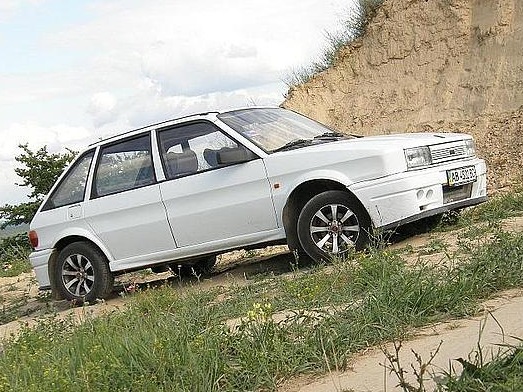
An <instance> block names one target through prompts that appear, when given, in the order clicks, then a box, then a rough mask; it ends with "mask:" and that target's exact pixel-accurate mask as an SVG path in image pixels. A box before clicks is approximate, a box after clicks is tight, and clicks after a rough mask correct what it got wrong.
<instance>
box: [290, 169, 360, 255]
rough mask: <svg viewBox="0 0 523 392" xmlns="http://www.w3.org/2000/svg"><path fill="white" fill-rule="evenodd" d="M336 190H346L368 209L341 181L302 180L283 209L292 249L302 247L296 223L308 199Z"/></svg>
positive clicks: (356, 201)
mask: <svg viewBox="0 0 523 392" xmlns="http://www.w3.org/2000/svg"><path fill="white" fill-rule="evenodd" d="M335 190H338V191H343V192H346V193H347V195H349V197H350V198H351V199H352V200H353V202H355V203H358V204H359V205H360V207H361V208H362V209H363V210H364V211H367V210H366V209H365V206H364V205H363V204H362V203H361V201H360V200H359V199H358V198H357V197H356V196H355V195H354V193H352V192H351V191H350V190H349V189H348V188H347V186H345V185H344V184H342V183H341V182H338V181H336V180H331V179H312V180H307V181H304V182H302V183H301V184H299V185H298V186H296V187H295V188H294V189H293V190H292V191H291V193H290V194H289V196H288V198H287V201H286V203H285V205H284V207H283V210H282V222H283V227H284V229H285V235H286V237H287V244H288V245H289V247H290V248H291V250H293V249H299V248H300V244H299V240H298V231H297V226H296V225H297V222H298V216H299V214H300V211H301V210H302V209H303V207H304V206H305V204H306V203H307V201H309V200H310V199H311V198H312V197H314V196H316V195H318V194H320V193H323V192H326V191H335ZM367 214H368V212H367Z"/></svg>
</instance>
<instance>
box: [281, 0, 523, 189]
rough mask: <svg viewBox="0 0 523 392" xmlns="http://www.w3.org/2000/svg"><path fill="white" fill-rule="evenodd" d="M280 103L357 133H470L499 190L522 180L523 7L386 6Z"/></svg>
mask: <svg viewBox="0 0 523 392" xmlns="http://www.w3.org/2000/svg"><path fill="white" fill-rule="evenodd" d="M284 106H285V107H288V108H292V109H294V110H297V111H299V112H302V113H304V114H307V115H309V116H311V117H313V118H316V119H318V120H320V121H323V122H325V123H328V124H330V125H333V126H335V127H337V128H339V129H341V130H345V131H347V132H351V133H359V134H365V135H369V134H379V133H391V132H405V131H406V132H414V131H430V130H437V131H464V132H468V133H471V134H473V135H474V137H475V138H476V142H477V147H478V152H479V154H480V155H481V156H482V157H484V158H486V159H487V161H488V163H489V169H490V185H491V188H492V189H499V188H502V187H505V186H508V185H511V184H514V183H515V182H518V181H520V180H521V178H522V175H523V174H522V173H523V168H522V167H523V1H522V0H385V2H384V4H383V6H382V7H381V8H380V10H379V11H378V14H377V15H376V17H375V19H374V20H373V21H372V22H371V24H370V25H369V26H368V29H367V32H366V34H365V35H364V36H363V37H362V38H360V39H359V40H357V41H356V42H354V43H353V44H351V45H350V46H348V47H346V48H344V49H343V50H342V51H341V52H340V53H339V56H338V58H337V61H336V62H335V65H334V66H333V67H331V68H330V69H328V70H327V71H325V72H322V73H321V74H318V75H316V76H315V77H314V78H313V79H312V80H311V81H309V82H308V83H306V84H304V85H300V86H297V87H295V88H292V89H291V90H290V91H289V92H288V98H287V100H286V101H285V102H284Z"/></svg>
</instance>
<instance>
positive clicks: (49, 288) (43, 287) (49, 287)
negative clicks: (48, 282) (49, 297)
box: [38, 286, 51, 291]
mask: <svg viewBox="0 0 523 392" xmlns="http://www.w3.org/2000/svg"><path fill="white" fill-rule="evenodd" d="M38 290H42V291H47V290H51V286H40V287H38Z"/></svg>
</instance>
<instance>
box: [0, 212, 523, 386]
mask: <svg viewBox="0 0 523 392" xmlns="http://www.w3.org/2000/svg"><path fill="white" fill-rule="evenodd" d="M502 227H503V229H504V230H509V231H523V217H518V218H511V219H507V220H505V221H504V222H503V224H502ZM459 234H460V232H459V231H458V230H456V231H450V232H443V233H428V234H422V235H417V236H414V237H410V238H407V239H404V240H400V241H398V242H396V243H394V244H393V245H391V246H390V247H391V248H392V249H400V248H405V247H408V248H410V252H409V253H408V255H407V261H408V260H409V257H410V258H411V259H412V261H413V262H414V261H416V260H418V259H419V258H423V259H424V261H427V260H428V261H430V262H434V263H440V262H441V261H442V260H443V259H444V258H445V256H444V255H443V252H438V251H437V250H436V251H434V252H429V254H427V253H426V252H423V250H424V249H427V246H430V244H434V243H436V241H437V243H444V244H446V251H447V252H452V251H453V249H454V248H455V247H456V243H457V240H458V236H459ZM291 257H292V256H291V255H290V254H289V252H288V250H287V248H286V247H272V248H268V249H266V250H265V251H263V252H258V253H257V254H253V253H252V252H245V251H237V252H232V253H229V254H227V255H224V256H223V257H222V258H221V259H219V261H218V264H217V272H216V273H215V274H214V275H213V276H212V278H210V279H204V280H202V281H200V282H198V281H197V280H195V279H192V280H187V279H185V280H183V281H180V282H179V283H180V285H179V287H180V289H181V290H185V289H191V287H198V288H200V289H205V288H210V287H219V286H229V285H233V284H234V285H243V284H248V282H249V281H250V280H251V279H252V277H254V276H256V275H258V276H260V274H264V273H272V274H276V275H284V274H286V273H290V272H291V266H290V263H289V259H290V258H291ZM177 279H178V278H176V277H173V276H172V275H171V274H170V273H163V274H152V273H149V274H143V273H135V274H128V275H124V276H122V277H120V278H119V280H118V281H117V284H116V285H115V291H114V293H113V297H112V298H110V299H108V300H107V301H104V302H101V303H98V304H95V305H92V306H88V307H71V305H70V304H69V303H68V302H66V301H51V300H50V299H49V297H48V296H47V295H46V294H42V293H40V292H39V291H38V288H37V284H36V280H35V279H34V276H33V274H32V273H26V274H22V275H20V276H18V277H13V278H0V298H2V301H3V306H7V305H11V306H13V305H15V306H14V308H15V309H16V312H17V315H18V316H19V318H18V319H16V320H14V321H11V322H8V323H5V324H3V325H0V339H3V338H8V337H10V336H13V335H16V333H17V332H18V331H19V330H20V328H21V327H23V326H31V325H34V324H35V323H36V322H37V320H38V319H39V318H41V317H45V315H49V314H56V315H57V316H58V317H61V318H67V317H71V316H72V317H74V318H75V319H76V320H78V321H79V322H81V321H82V320H83V319H85V318H86V317H92V316H93V315H94V316H96V315H100V314H104V313H109V312H114V311H119V310H121V309H124V308H125V306H126V303H127V302H128V300H129V298H130V296H128V295H127V296H126V295H122V294H123V293H125V291H126V290H129V288H131V289H133V288H134V287H136V285H139V286H142V287H146V286H147V285H159V284H163V283H164V282H166V281H169V282H171V283H173V281H176V280H177ZM16 304H19V306H16ZM483 308H484V311H483V312H482V313H481V314H480V315H478V316H477V317H472V318H467V319H459V320H450V321H447V322H444V323H439V324H436V325H431V326H428V327H425V328H422V329H420V330H418V331H415V332H414V333H413V336H414V337H413V338H412V339H410V340H409V341H406V342H403V348H402V350H401V352H400V360H401V362H402V364H403V367H404V368H405V369H408V370H410V364H415V358H414V356H413V354H412V353H413V352H415V353H418V354H420V355H421V356H422V358H423V359H424V360H428V358H429V357H430V354H431V352H434V350H436V349H437V348H438V345H439V344H440V342H442V343H441V347H440V349H439V352H438V354H437V356H436V357H435V359H434V362H433V365H434V366H433V367H432V369H431V372H433V373H436V374H437V373H439V375H436V378H437V377H441V374H442V372H444V371H448V370H449V366H450V365H452V366H454V367H455V369H456V370H458V371H459V370H460V369H461V368H460V365H459V363H458V362H457V361H454V359H456V358H465V359H467V357H468V356H469V354H470V353H471V352H473V350H474V349H477V347H478V343H479V344H481V346H482V347H483V348H484V351H483V352H484V353H486V356H487V357H488V356H489V355H490V353H491V351H493V352H496V350H497V349H498V348H497V346H496V345H497V344H500V343H510V342H513V341H514V339H513V338H511V337H512V336H519V337H522V336H523V290H511V291H507V292H504V293H501V294H500V295H499V296H497V297H496V298H495V299H492V300H489V301H487V302H485V303H484V304H483ZM388 349H389V350H392V349H393V347H392V346H391V345H389V346H388ZM384 363H386V358H385V356H384V354H383V352H382V351H381V350H380V349H379V348H370V349H369V350H368V351H366V352H364V353H362V354H360V355H359V356H357V357H355V358H354V359H353V360H352V362H351V365H350V370H348V371H346V372H337V371H332V372H330V373H329V374H327V375H325V376H323V377H315V378H311V377H310V376H304V377H299V378H296V379H292V380H289V381H288V382H287V383H285V384H284V385H283V386H282V387H281V388H280V390H281V391H283V392H298V391H299V392H309V391H311V392H312V391H316V392H327V391H336V392H339V391H354V392H363V391H373V392H376V391H394V390H400V389H399V388H398V387H397V384H398V380H397V378H396V377H395V376H394V375H393V374H390V372H388V371H387V370H386V369H385V367H384V366H383V364H384ZM410 373H412V372H410ZM410 378H411V379H412V374H410ZM428 378H429V380H428V381H427V384H426V385H428V386H430V385H434V381H433V380H431V378H432V377H431V376H430V375H429V376H428ZM427 389H428V390H430V388H427Z"/></svg>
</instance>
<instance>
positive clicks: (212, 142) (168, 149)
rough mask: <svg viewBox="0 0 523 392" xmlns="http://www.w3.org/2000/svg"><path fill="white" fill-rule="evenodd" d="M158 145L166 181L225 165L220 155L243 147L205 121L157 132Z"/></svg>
mask: <svg viewBox="0 0 523 392" xmlns="http://www.w3.org/2000/svg"><path fill="white" fill-rule="evenodd" d="M158 143H159V146H160V154H161V157H162V162H163V166H164V170H165V175H166V177H167V179H172V178H176V177H181V176H185V175H189V174H194V173H199V172H202V171H206V170H211V169H214V168H219V167H222V166H225V164H224V163H221V162H219V160H218V153H219V152H223V151H225V150H237V149H243V148H244V147H243V146H241V145H238V143H237V142H236V141H234V140H232V139H231V138H230V137H229V136H227V135H225V134H224V133H223V132H221V131H220V130H219V129H218V128H217V127H215V126H214V125H213V124H211V123H207V122H198V123H192V124H187V125H183V126H178V127H174V128H168V129H163V130H159V131H158Z"/></svg>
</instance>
